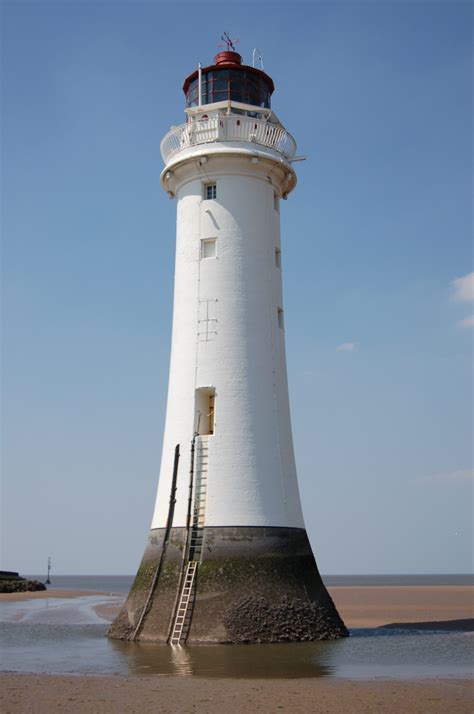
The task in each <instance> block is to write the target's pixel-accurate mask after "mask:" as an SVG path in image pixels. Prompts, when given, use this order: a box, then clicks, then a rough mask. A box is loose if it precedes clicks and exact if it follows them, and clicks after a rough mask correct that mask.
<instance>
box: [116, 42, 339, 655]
mask: <svg viewBox="0 0 474 714" xmlns="http://www.w3.org/2000/svg"><path fill="white" fill-rule="evenodd" d="M183 89H184V93H185V96H186V122H185V123H184V124H183V125H181V126H179V127H173V128H172V129H171V131H170V132H169V133H168V134H167V135H166V136H165V137H164V139H163V141H162V142H161V153H162V157H163V161H164V163H165V168H164V169H163V172H162V174H161V184H162V186H163V188H164V190H165V191H167V193H168V194H169V196H170V197H172V198H176V203H177V232H176V265H175V287H174V309H173V333H172V348H171V364H170V375H169V387H168V402H167V410H166V426H165V433H164V441H163V453H162V461H161V471H160V478H159V486H158V494H157V500H156V506H155V512H154V515H153V521H152V525H151V531H150V537H149V542H148V546H147V548H146V551H145V554H144V557H143V560H142V563H141V566H140V569H139V572H138V574H137V577H136V579H135V582H134V585H133V587H132V589H131V591H130V594H129V597H128V599H127V602H126V604H125V606H124V608H123V610H122V612H121V613H120V615H119V616H118V618H117V619H116V621H115V622H114V624H113V625H112V628H111V630H110V633H109V634H110V636H112V637H120V638H124V639H142V640H154V641H159V642H168V643H170V644H180V643H181V644H182V643H184V642H186V641H188V642H266V641H282V640H303V639H306V640H309V639H320V638H328V637H339V636H344V635H345V634H347V632H346V630H345V627H344V625H343V623H342V621H341V619H340V618H339V615H338V614H337V611H336V610H335V607H334V605H333V603H332V601H331V599H330V597H329V595H328V593H327V591H326V589H325V587H324V585H323V583H322V581H321V578H320V576H319V573H318V571H317V567H316V563H315V560H314V557H313V554H312V552H311V546H310V544H309V541H308V538H307V535H306V531H305V526H304V520H303V515H302V509H301V503H300V497H299V492H298V484H297V477H296V469H295V459H294V452H293V442H292V435H291V421H290V409H289V400H288V382H287V371H286V361H285V320H284V311H283V296H282V248H281V242H280V202H281V199H282V198H283V199H286V198H287V196H288V194H289V193H290V192H291V191H292V190H293V188H294V186H295V184H296V176H295V172H294V169H293V167H292V159H293V158H294V156H295V151H296V145H295V141H294V140H293V138H292V137H291V135H290V134H289V133H288V132H287V131H286V129H285V128H284V127H283V125H282V124H281V122H280V121H279V119H278V118H277V116H276V115H275V113H274V112H273V111H272V109H271V103H270V102H271V95H272V92H273V90H274V86H273V82H272V80H271V78H270V77H269V76H268V75H267V74H265V73H264V72H263V71H262V70H261V69H257V68H255V67H250V66H245V65H243V64H242V59H241V57H240V55H239V54H237V53H236V52H235V51H234V48H233V47H232V45H230V46H229V47H228V50H227V51H225V52H221V53H220V54H218V55H217V57H216V58H215V60H214V64H212V65H210V66H208V67H204V68H201V67H200V68H199V69H198V70H197V71H195V72H194V73H193V74H191V75H190V76H189V77H188V78H187V79H186V80H185V83H184V87H183Z"/></svg>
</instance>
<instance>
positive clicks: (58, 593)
mask: <svg viewBox="0 0 474 714" xmlns="http://www.w3.org/2000/svg"><path fill="white" fill-rule="evenodd" d="M107 594H108V593H104V592H103V591H102V592H96V591H92V590H60V589H59V588H48V589H47V590H38V591H36V592H24V593H0V603H2V602H20V601H22V600H41V599H43V598H48V597H55V598H56V597H59V598H67V599H69V598H72V597H84V595H107Z"/></svg>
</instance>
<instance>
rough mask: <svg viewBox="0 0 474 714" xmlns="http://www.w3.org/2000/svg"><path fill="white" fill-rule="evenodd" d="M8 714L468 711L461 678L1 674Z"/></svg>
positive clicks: (0, 702)
mask: <svg viewBox="0 0 474 714" xmlns="http://www.w3.org/2000/svg"><path fill="white" fill-rule="evenodd" d="M0 689H1V693H0V710H1V711H2V712H5V714H17V713H18V714H20V712H21V713H23V712H25V714H26V712H34V714H50V712H68V714H69V712H72V713H73V714H74V712H87V713H90V714H96V713H97V714H122V713H125V712H126V713H127V714H135V713H136V714H152V713H155V712H159V714H181V713H183V714H185V713H187V712H193V713H196V712H205V713H206V714H208V713H209V714H222V712H223V711H224V712H232V713H233V712H265V714H267V713H272V712H289V713H290V712H291V714H308V712H318V713H319V712H321V713H322V712H325V713H328V714H331V713H333V714H359V713H362V712H364V713H367V712H372V713H373V714H380V713H381V712H390V713H392V712H399V713H400V714H408V712H410V713H411V712H416V713H417V714H446V712H450V713H452V714H472V711H473V707H474V696H473V694H474V692H473V683H472V682H469V681H466V680H456V679H445V680H424V681H418V682H417V681H413V682H412V681H409V682H406V681H405V682H401V681H395V680H385V681H370V682H358V681H352V680H341V679H286V680H285V679H278V680H260V679H257V680H245V679H200V678H199V679H196V678H191V677H190V678H181V677H158V676H157V677H135V678H131V677H70V676H69V677H59V676H58V677H53V676H50V675H42V676H38V675H12V674H5V675H0Z"/></svg>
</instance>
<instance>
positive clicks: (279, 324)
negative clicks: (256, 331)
mask: <svg viewBox="0 0 474 714" xmlns="http://www.w3.org/2000/svg"><path fill="white" fill-rule="evenodd" d="M278 327H279V328H280V329H281V330H283V327H284V323H283V310H282V308H281V307H279V308H278Z"/></svg>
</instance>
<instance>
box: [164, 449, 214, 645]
mask: <svg viewBox="0 0 474 714" xmlns="http://www.w3.org/2000/svg"><path fill="white" fill-rule="evenodd" d="M196 446H197V449H196V477H195V478H196V481H195V488H194V503H193V519H192V526H191V533H190V540H189V552H188V563H187V566H186V574H185V576H184V579H183V586H182V588H181V593H180V596H179V601H178V606H177V609H176V616H175V619H174V623H173V629H172V633H171V637H170V640H169V642H170V644H171V645H179V644H180V643H181V640H183V639H184V641H186V638H187V636H188V633H189V628H190V626H191V619H192V609H193V608H192V606H193V604H194V596H195V577H196V571H197V569H198V566H199V563H200V562H201V558H202V548H203V541H204V523H205V514H206V494H207V473H208V463H209V444H208V441H207V437H206V436H200V437H198V439H197V445H196Z"/></svg>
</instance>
